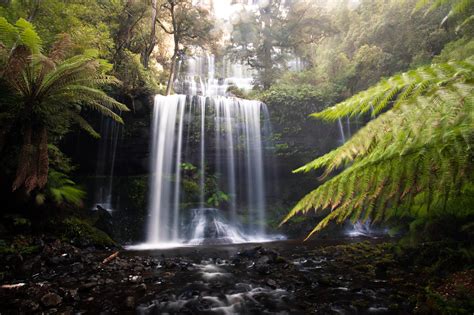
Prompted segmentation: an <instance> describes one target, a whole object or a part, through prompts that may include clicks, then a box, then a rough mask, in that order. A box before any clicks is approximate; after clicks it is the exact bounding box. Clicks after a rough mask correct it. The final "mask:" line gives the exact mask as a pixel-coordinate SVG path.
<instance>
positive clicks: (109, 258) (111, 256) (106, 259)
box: [102, 251, 119, 265]
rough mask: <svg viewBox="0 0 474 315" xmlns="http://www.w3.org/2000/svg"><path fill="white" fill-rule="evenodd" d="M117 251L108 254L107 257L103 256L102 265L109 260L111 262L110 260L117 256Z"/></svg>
mask: <svg viewBox="0 0 474 315" xmlns="http://www.w3.org/2000/svg"><path fill="white" fill-rule="evenodd" d="M118 254H119V252H118V251H117V252H115V253H113V254H112V255H110V256H109V257H107V258H105V259H104V260H103V261H102V264H103V265H106V264H108V263H109V262H111V261H112V260H114V259H115V258H117V256H118Z"/></svg>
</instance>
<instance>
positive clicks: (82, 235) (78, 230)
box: [62, 218, 116, 247]
mask: <svg viewBox="0 0 474 315" xmlns="http://www.w3.org/2000/svg"><path fill="white" fill-rule="evenodd" d="M62 228H63V230H64V233H63V239H65V240H70V241H72V242H73V243H75V244H76V245H84V246H89V245H95V246H104V247H107V246H116V243H115V242H114V241H113V240H112V239H111V238H110V237H109V236H108V235H107V234H106V233H105V232H103V231H101V230H99V229H97V228H95V227H93V226H92V225H90V224H89V223H88V222H87V221H85V220H81V219H79V218H69V219H66V220H64V221H63V223H62Z"/></svg>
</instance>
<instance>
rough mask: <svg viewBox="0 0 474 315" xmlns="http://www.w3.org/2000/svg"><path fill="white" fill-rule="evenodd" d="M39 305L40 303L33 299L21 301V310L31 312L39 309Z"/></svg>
mask: <svg viewBox="0 0 474 315" xmlns="http://www.w3.org/2000/svg"><path fill="white" fill-rule="evenodd" d="M39 307H40V305H39V304H38V303H36V302H33V301H31V300H24V301H23V302H21V306H20V309H21V311H23V312H25V313H30V312H34V311H37V310H38V309H39Z"/></svg>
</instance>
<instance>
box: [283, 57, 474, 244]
mask: <svg viewBox="0 0 474 315" xmlns="http://www.w3.org/2000/svg"><path fill="white" fill-rule="evenodd" d="M473 70H474V69H473V67H472V58H471V59H468V60H466V61H462V62H452V63H449V64H444V65H436V66H435V65H433V66H431V67H429V69H427V68H426V67H425V68H422V69H421V71H420V70H419V69H417V70H415V71H412V72H409V74H408V75H405V76H397V77H396V78H394V79H393V78H390V79H388V80H386V81H384V82H382V83H380V84H378V85H377V86H376V87H374V88H371V89H369V90H367V91H365V92H362V93H361V94H359V95H356V96H354V97H352V98H351V99H349V100H347V101H345V102H343V103H341V104H342V105H341V104H338V105H336V106H335V107H333V108H332V109H331V110H330V111H323V112H322V113H324V112H326V113H325V114H321V115H319V116H321V117H324V118H328V119H333V118H335V117H337V115H339V114H341V113H344V114H347V113H349V114H351V113H361V112H363V110H364V109H365V108H367V104H368V103H369V102H370V101H367V100H376V101H373V103H372V104H373V105H374V106H375V107H377V106H378V105H379V104H380V103H383V102H385V100H384V99H385V98H386V95H387V93H392V92H391V91H392V90H393V89H396V90H397V92H396V93H395V94H394V95H393V96H390V98H391V101H392V102H394V103H395V104H396V105H394V106H393V107H392V108H391V109H390V110H388V111H386V112H385V113H383V114H380V115H379V116H378V117H376V118H375V119H373V120H372V121H370V122H369V123H368V124H367V125H366V126H365V127H364V128H362V129H361V130H359V132H358V133H357V134H355V135H354V136H353V138H351V139H350V140H349V141H348V142H346V143H345V144H344V145H342V146H341V147H340V148H338V149H336V150H334V151H332V152H330V153H328V154H326V155H324V156H322V157H320V158H318V159H316V160H314V161H313V162H311V163H309V164H307V165H305V166H304V167H302V168H300V169H298V170H296V171H297V172H307V171H310V170H313V169H317V168H325V171H326V172H325V175H328V174H330V173H331V172H332V171H333V170H335V169H337V168H341V167H342V166H347V165H349V164H350V166H349V167H347V168H346V169H344V170H343V171H342V172H341V173H339V174H338V175H336V176H334V177H333V178H331V179H330V180H328V181H326V182H325V183H324V184H322V185H321V186H319V187H318V188H317V189H316V190H314V191H313V192H311V193H310V194H308V195H307V196H306V197H304V198H303V199H302V200H301V201H300V202H298V204H297V205H296V206H295V207H294V208H293V209H292V210H291V211H290V213H289V214H288V215H287V216H286V218H285V219H284V220H283V222H282V223H285V222H286V221H288V220H289V219H290V218H291V217H293V216H294V215H296V214H298V213H307V212H308V211H309V210H312V209H314V210H315V211H321V210H329V211H331V212H330V213H329V215H328V216H327V217H325V218H324V219H323V220H322V221H321V222H320V223H319V224H318V225H317V226H316V227H315V228H314V229H313V231H312V232H311V233H310V235H309V236H311V235H312V234H313V233H315V232H317V231H319V230H321V229H322V228H324V227H325V226H326V225H327V224H328V223H329V222H330V221H332V220H336V221H338V222H342V221H344V220H346V219H347V218H348V217H351V218H352V220H367V219H372V220H374V219H375V220H379V221H381V220H386V219H388V218H390V217H392V216H395V215H397V216H400V215H409V214H412V215H413V214H415V215H416V214H418V215H420V213H426V212H429V211H430V209H431V208H430V205H431V204H433V203H439V202H444V203H445V202H446V200H447V199H449V198H450V197H451V196H452V195H453V194H456V193H457V192H458V191H459V190H460V189H461V188H462V187H463V185H464V183H466V182H469V181H471V180H472V163H470V160H471V159H472V157H473V153H472V146H473V140H474V96H473V94H474V93H473V92H474V84H473ZM433 74H436V78H435V79H433V77H434V75H433ZM448 74H451V76H448ZM416 77H419V78H424V79H418V80H419V81H423V82H426V79H428V80H429V81H428V83H423V84H425V85H426V86H425V87H423V89H424V92H423V93H412V92H409V93H405V94H409V95H410V96H408V95H404V92H403V91H406V90H407V89H408V90H411V91H414V90H416V89H417V88H418V87H415V88H413V82H412V81H413V80H414V78H416ZM387 82H392V83H393V82H396V83H397V84H398V85H397V84H391V83H387ZM402 82H405V83H404V84H402ZM401 85H402V87H400V86H401ZM415 85H418V83H416V84H415ZM361 95H362V96H361ZM381 95H383V96H382V97H381ZM361 99H362V101H361ZM359 104H362V106H360V107H358V106H357V105H359ZM351 106H352V107H351ZM341 108H343V110H340V109H341ZM348 108H350V109H348ZM361 108H363V109H361ZM336 109H337V110H336ZM328 113H329V114H328ZM354 183H357V185H355V184H354ZM420 196H424V197H423V198H425V200H424V202H423V204H424V208H420V209H419V210H418V213H410V211H413V208H411V207H409V206H405V207H402V206H401V205H403V204H405V205H406V204H407V203H409V202H410V200H414V199H415V198H419V197H420ZM404 209H406V210H404ZM420 211H421V212H420ZM309 236H308V237H309Z"/></svg>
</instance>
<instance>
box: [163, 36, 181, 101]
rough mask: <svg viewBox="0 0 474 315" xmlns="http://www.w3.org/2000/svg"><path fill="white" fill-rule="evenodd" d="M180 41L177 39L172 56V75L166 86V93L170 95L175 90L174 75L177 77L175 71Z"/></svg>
mask: <svg viewBox="0 0 474 315" xmlns="http://www.w3.org/2000/svg"><path fill="white" fill-rule="evenodd" d="M178 47H179V46H178V43H177V42H176V41H175V48H174V54H173V57H172V58H171V69H170V75H169V77H168V85H167V86H166V95H170V94H171V91H172V90H173V85H174V77H175V72H176V61H177V60H176V59H177V58H178Z"/></svg>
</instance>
